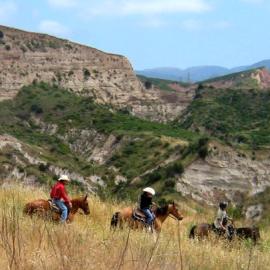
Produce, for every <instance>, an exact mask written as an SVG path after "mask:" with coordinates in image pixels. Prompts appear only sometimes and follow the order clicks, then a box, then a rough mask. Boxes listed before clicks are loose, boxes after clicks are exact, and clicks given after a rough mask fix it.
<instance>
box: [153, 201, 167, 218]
mask: <svg viewBox="0 0 270 270" xmlns="http://www.w3.org/2000/svg"><path fill="white" fill-rule="evenodd" d="M168 207H169V205H168V204H166V205H164V206H161V207H158V208H157V211H156V214H157V215H162V216H163V215H166V214H167V212H168Z"/></svg>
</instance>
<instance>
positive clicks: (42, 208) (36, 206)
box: [23, 195, 90, 222]
mask: <svg viewBox="0 0 270 270" xmlns="http://www.w3.org/2000/svg"><path fill="white" fill-rule="evenodd" d="M71 203H72V207H71V209H70V210H69V214H68V219H67V221H68V222H72V221H73V219H74V215H75V214H76V213H77V212H78V210H79V209H82V210H83V212H84V214H85V215H89V214H90V210H89V205H88V201H87V195H86V196H84V197H82V198H76V199H72V200H71ZM23 212H24V213H25V214H27V215H29V216H31V217H32V216H33V214H37V215H38V216H42V217H51V219H52V220H54V221H59V220H60V213H57V212H55V211H52V210H51V205H50V202H49V201H48V200H44V199H38V200H35V201H32V202H29V203H27V204H26V205H25V207H24V210H23Z"/></svg>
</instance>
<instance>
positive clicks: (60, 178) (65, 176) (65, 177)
mask: <svg viewBox="0 0 270 270" xmlns="http://www.w3.org/2000/svg"><path fill="white" fill-rule="evenodd" d="M61 180H62V181H67V182H70V179H69V177H68V176H67V175H65V174H63V175H61V176H60V177H59V179H58V181H61Z"/></svg>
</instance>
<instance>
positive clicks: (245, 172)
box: [177, 143, 270, 204]
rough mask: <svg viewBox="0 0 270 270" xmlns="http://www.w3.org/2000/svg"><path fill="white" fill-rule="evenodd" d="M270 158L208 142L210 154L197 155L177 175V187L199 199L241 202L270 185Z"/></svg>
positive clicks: (214, 202)
mask: <svg viewBox="0 0 270 270" xmlns="http://www.w3.org/2000/svg"><path fill="white" fill-rule="evenodd" d="M269 174H270V159H269V157H264V158H262V159H261V160H257V159H255V160H254V158H252V157H250V156H248V155H246V154H243V153H240V152H237V151H235V150H233V149H232V148H230V147H228V146H224V145H221V144H219V143H211V144H210V145H209V155H208V157H207V158H206V159H205V160H203V159H197V160H195V161H194V162H192V163H191V164H190V165H189V166H188V167H187V168H186V169H185V172H184V174H183V175H182V177H180V178H179V179H178V183H177V190H178V191H179V192H181V193H183V194H186V195H191V196H192V197H193V198H194V199H196V200H201V201H205V202H207V203H209V204H216V203H217V202H219V201H220V200H229V201H232V202H235V203H242V201H243V200H244V199H245V198H246V197H247V196H253V195H255V194H257V193H259V192H262V191H264V190H265V189H266V187H268V186H270V178H269Z"/></svg>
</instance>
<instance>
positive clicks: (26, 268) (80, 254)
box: [0, 186, 270, 270]
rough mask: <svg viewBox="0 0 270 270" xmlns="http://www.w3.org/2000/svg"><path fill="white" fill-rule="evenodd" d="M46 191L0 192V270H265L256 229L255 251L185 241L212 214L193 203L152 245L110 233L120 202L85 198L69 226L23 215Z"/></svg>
mask: <svg viewBox="0 0 270 270" xmlns="http://www.w3.org/2000/svg"><path fill="white" fill-rule="evenodd" d="M47 193H48V190H41V189H33V188H31V189H30V188H21V187H16V186H15V187H14V186H13V187H9V188H8V189H1V190H0V226H1V232H0V269H12V270H15V269H16V270H30V269H33V270H34V269H51V270H67V269H69V270H77V269H81V270H86V269H87V270H88V269H108V267H109V268H111V269H128V270H133V269H163V270H164V269H207V270H223V269H231V270H239V269H258V270H266V269H268V268H269V264H270V256H269V250H270V245H269V243H270V238H269V231H268V230H263V231H261V237H262V241H261V243H260V244H259V245H257V246H256V247H254V248H251V245H250V244H249V243H248V242H237V241H234V242H232V243H227V242H226V241H224V242H223V241H217V240H216V239H214V238H213V239H211V240H209V241H202V242H199V241H196V240H195V241H192V240H190V239H188V232H189V230H190V228H191V226H192V225H193V224H196V223H199V222H203V221H208V222H209V221H211V220H212V219H213V212H212V211H204V212H203V213H200V212H197V211H196V210H195V209H194V208H193V207H192V205H189V206H187V205H185V204H181V205H180V210H181V212H182V213H183V215H184V219H183V221H181V222H180V224H179V226H178V224H177V221H176V220H173V219H170V218H169V219H168V220H166V221H165V223H164V225H163V228H162V233H161V234H160V236H159V237H158V238H157V240H156V241H155V239H154V237H153V236H152V235H150V234H146V233H142V232H139V231H130V230H128V229H127V228H125V229H124V230H119V231H118V230H117V231H115V232H112V231H110V228H109V223H110V218H111V216H112V214H113V213H114V211H116V210H118V209H120V208H122V207H123V206H125V204H122V205H119V204H116V203H104V202H101V201H100V200H99V199H98V198H97V197H90V199H89V206H90V212H91V213H90V216H84V215H80V214H78V216H76V217H75V221H74V223H72V224H71V225H68V226H61V225H58V224H53V223H51V222H49V221H47V222H44V221H43V220H41V219H38V218H33V219H31V218H29V217H27V216H24V215H23V214H22V209H23V205H24V204H25V203H26V202H29V201H31V200H33V199H37V198H47ZM79 195H82V194H79ZM74 196H75V194H74ZM237 225H238V226H239V225H240V223H239V224H237Z"/></svg>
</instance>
